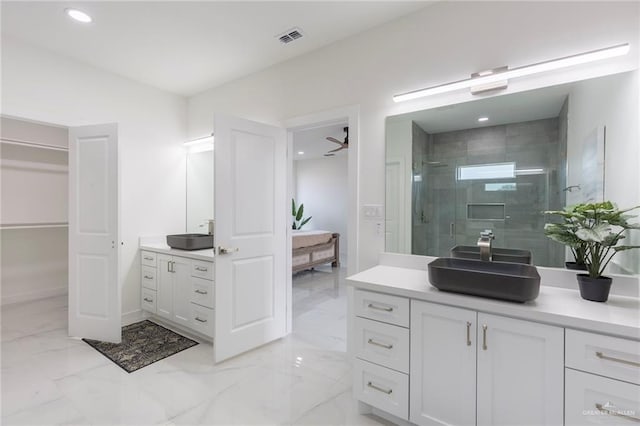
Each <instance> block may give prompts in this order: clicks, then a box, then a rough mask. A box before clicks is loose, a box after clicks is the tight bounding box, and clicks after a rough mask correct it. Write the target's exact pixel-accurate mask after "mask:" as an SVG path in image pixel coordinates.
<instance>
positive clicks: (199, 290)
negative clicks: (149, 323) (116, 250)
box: [140, 238, 214, 340]
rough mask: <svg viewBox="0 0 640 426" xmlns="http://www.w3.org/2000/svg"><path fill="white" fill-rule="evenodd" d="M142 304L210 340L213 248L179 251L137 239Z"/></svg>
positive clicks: (212, 298) (163, 318) (159, 241)
mask: <svg viewBox="0 0 640 426" xmlns="http://www.w3.org/2000/svg"><path fill="white" fill-rule="evenodd" d="M140 263H141V265H140V282H141V291H142V294H141V307H142V309H143V310H145V311H146V312H148V313H150V314H151V315H152V316H155V317H158V318H160V319H162V320H166V321H169V322H170V324H171V325H176V326H178V327H181V328H184V329H187V330H188V331H191V332H196V333H198V334H200V335H202V336H206V337H207V338H208V339H209V340H210V339H212V338H213V334H214V269H213V268H214V250H213V249H205V250H192V251H187V250H178V249H173V248H171V247H169V246H167V245H166V244H164V243H163V242H162V238H158V239H141V242H140Z"/></svg>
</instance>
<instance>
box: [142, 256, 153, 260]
mask: <svg viewBox="0 0 640 426" xmlns="http://www.w3.org/2000/svg"><path fill="white" fill-rule="evenodd" d="M144 260H153V257H149V256H145V257H144Z"/></svg>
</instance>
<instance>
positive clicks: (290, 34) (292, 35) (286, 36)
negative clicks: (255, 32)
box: [276, 28, 302, 44]
mask: <svg viewBox="0 0 640 426" xmlns="http://www.w3.org/2000/svg"><path fill="white" fill-rule="evenodd" d="M276 37H278V40H280V43H283V44H287V43H291V42H292V41H294V40H297V39H299V38H301V37H302V31H300V28H292V29H290V30H289V31H287V32H285V33H283V34H280V35H278V36H276Z"/></svg>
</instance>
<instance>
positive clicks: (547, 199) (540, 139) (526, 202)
mask: <svg viewBox="0 0 640 426" xmlns="http://www.w3.org/2000/svg"><path fill="white" fill-rule="evenodd" d="M566 112H567V109H566V104H565V106H564V107H563V109H562V112H561V113H560V116H559V117H557V118H550V119H545V120H536V121H528V122H521V123H513V124H507V125H501V126H490V127H483V128H477V129H468V130H459V131H453V132H446V133H438V134H427V133H425V132H424V131H423V130H422V129H421V128H419V127H418V126H417V125H415V124H414V132H413V133H414V137H413V143H414V147H413V174H414V182H413V200H412V201H413V202H412V206H413V212H412V225H413V235H412V246H413V247H412V249H413V250H412V251H413V253H414V254H425V255H431V256H447V255H448V254H449V250H450V249H451V247H453V246H455V245H475V244H476V242H477V240H478V237H479V235H480V232H481V231H482V230H485V229H491V230H493V232H494V234H495V236H496V238H495V240H494V246H495V247H507V248H514V249H516V248H517V249H527V250H531V251H532V254H533V262H534V264H536V265H545V266H562V264H563V262H564V248H563V247H562V246H561V245H559V244H557V243H555V242H553V241H551V240H549V239H548V238H546V237H545V235H544V232H543V228H544V224H545V222H546V219H545V216H544V214H542V212H543V211H545V210H556V209H560V208H562V206H563V205H564V203H565V193H564V191H563V188H564V187H565V186H566V117H567V114H566ZM512 161H513V162H515V163H516V168H517V169H534V168H536V169H537V168H542V169H544V170H545V172H544V173H542V174H530V175H518V176H516V178H515V179H493V180H471V181H457V180H456V170H457V167H458V166H461V165H474V164H493V163H503V162H512ZM417 176H419V178H417ZM507 182H509V183H511V182H515V184H516V190H514V191H487V190H486V189H487V188H486V187H485V184H487V183H507ZM469 204H481V205H498V206H499V205H500V204H504V212H505V213H504V218H503V219H496V220H477V219H472V218H468V217H467V207H468V205H469Z"/></svg>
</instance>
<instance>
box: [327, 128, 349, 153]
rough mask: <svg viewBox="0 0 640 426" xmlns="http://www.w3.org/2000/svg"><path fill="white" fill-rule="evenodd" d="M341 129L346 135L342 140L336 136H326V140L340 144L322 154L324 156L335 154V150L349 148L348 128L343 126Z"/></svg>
mask: <svg viewBox="0 0 640 426" xmlns="http://www.w3.org/2000/svg"><path fill="white" fill-rule="evenodd" d="M342 130H344V132H345V133H346V135H345V136H344V141H339V140H338V139H336V138H333V137H331V136H327V140H328V141H329V142H333V143H337V144H338V145H340V147H339V148H336V149H332V150H331V151H329V152H327V153H326V154H324V156H325V157H332V156H334V155H336V154H334V153H335V152H337V151H340V150H343V149H347V148H349V128H348V127H344V128H343V129H342Z"/></svg>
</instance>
